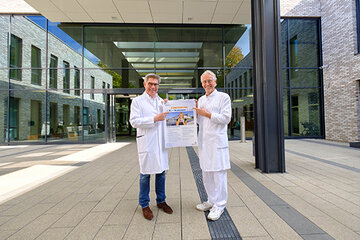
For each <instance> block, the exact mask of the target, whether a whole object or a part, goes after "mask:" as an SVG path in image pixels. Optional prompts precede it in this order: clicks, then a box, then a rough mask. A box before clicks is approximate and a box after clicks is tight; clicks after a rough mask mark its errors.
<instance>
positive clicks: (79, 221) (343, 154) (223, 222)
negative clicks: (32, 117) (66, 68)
mask: <svg viewBox="0 0 360 240" xmlns="http://www.w3.org/2000/svg"><path fill="white" fill-rule="evenodd" d="M230 152H231V164H232V168H231V170H229V171H228V191H229V199H228V204H227V207H226V210H227V211H226V214H227V215H223V216H222V217H221V218H220V219H219V220H218V221H217V222H208V221H207V219H206V217H205V214H204V213H203V212H199V211H197V210H196V209H195V205H196V204H197V203H199V202H200V198H201V196H202V195H201V187H202V186H201V184H202V183H201V176H200V177H199V173H200V174H201V171H199V169H198V168H196V161H197V148H173V149H170V150H169V165H170V170H169V171H168V172H167V179H166V195H167V202H168V204H169V205H170V206H172V208H173V210H174V213H173V214H172V215H168V214H165V213H164V212H163V211H161V210H160V211H159V210H158V209H157V207H156V203H155V198H156V196H155V193H154V181H153V180H154V179H153V178H152V182H151V190H152V191H151V193H150V199H151V202H150V207H151V209H152V210H153V212H154V218H153V219H152V220H151V221H148V220H146V219H144V218H143V216H142V212H141V208H140V207H139V205H138V192H139V183H138V181H139V165H138V160H137V151H136V143H135V142H133V141H130V142H121V143H110V144H100V145H96V144H65V145H27V146H26V145H14V146H0V239H22V240H23V239H47V240H48V239H50V240H56V239H86V240H87V239H98V240H104V239H244V240H267V239H284V240H289V239H290V240H292V239H315V240H317V239H344V240H351V239H360V149H356V148H349V147H348V144H344V143H337V142H330V141H325V140H312V139H306V140H305V139H303V140H286V141H285V154H286V170H287V171H286V173H284V174H262V173H261V172H259V171H258V170H256V169H254V161H255V160H254V157H253V156H252V142H251V141H248V142H247V143H240V142H239V141H231V142H230ZM199 179H200V180H199ZM232 226H233V227H232ZM227 229H231V231H233V232H234V234H235V235H236V234H237V236H235V235H229V234H230V233H229V232H230V231H229V230H227ZM231 234H233V233H231ZM234 236H235V237H234Z"/></svg>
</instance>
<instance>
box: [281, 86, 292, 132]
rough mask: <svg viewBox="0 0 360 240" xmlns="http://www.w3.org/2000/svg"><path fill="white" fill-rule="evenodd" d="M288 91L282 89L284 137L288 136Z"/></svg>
mask: <svg viewBox="0 0 360 240" xmlns="http://www.w3.org/2000/svg"><path fill="white" fill-rule="evenodd" d="M289 103H290V102H289V90H288V89H283V116H284V136H290V133H291V129H290V119H289V117H290V115H289Z"/></svg>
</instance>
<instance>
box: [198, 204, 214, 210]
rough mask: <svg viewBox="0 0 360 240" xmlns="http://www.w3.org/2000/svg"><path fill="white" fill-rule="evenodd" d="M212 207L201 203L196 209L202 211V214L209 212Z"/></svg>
mask: <svg viewBox="0 0 360 240" xmlns="http://www.w3.org/2000/svg"><path fill="white" fill-rule="evenodd" d="M212 207H213V205H211V204H210V203H208V202H203V203H200V204H198V205H196V209H197V210H199V211H203V212H205V211H207V210H210V209H211V208H212Z"/></svg>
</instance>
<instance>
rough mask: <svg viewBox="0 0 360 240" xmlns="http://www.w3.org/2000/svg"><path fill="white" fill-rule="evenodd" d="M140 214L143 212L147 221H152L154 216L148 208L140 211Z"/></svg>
mask: <svg viewBox="0 0 360 240" xmlns="http://www.w3.org/2000/svg"><path fill="white" fill-rule="evenodd" d="M142 212H143V215H144V218H146V219H147V220H151V219H153V217H154V215H153V212H152V211H151V209H150V208H149V207H144V208H143V209H142Z"/></svg>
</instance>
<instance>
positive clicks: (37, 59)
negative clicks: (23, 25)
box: [31, 45, 41, 86]
mask: <svg viewBox="0 0 360 240" xmlns="http://www.w3.org/2000/svg"><path fill="white" fill-rule="evenodd" d="M31 83H32V84H36V85H39V86H40V85H41V50H40V49H39V48H37V47H35V46H33V45H31Z"/></svg>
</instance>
